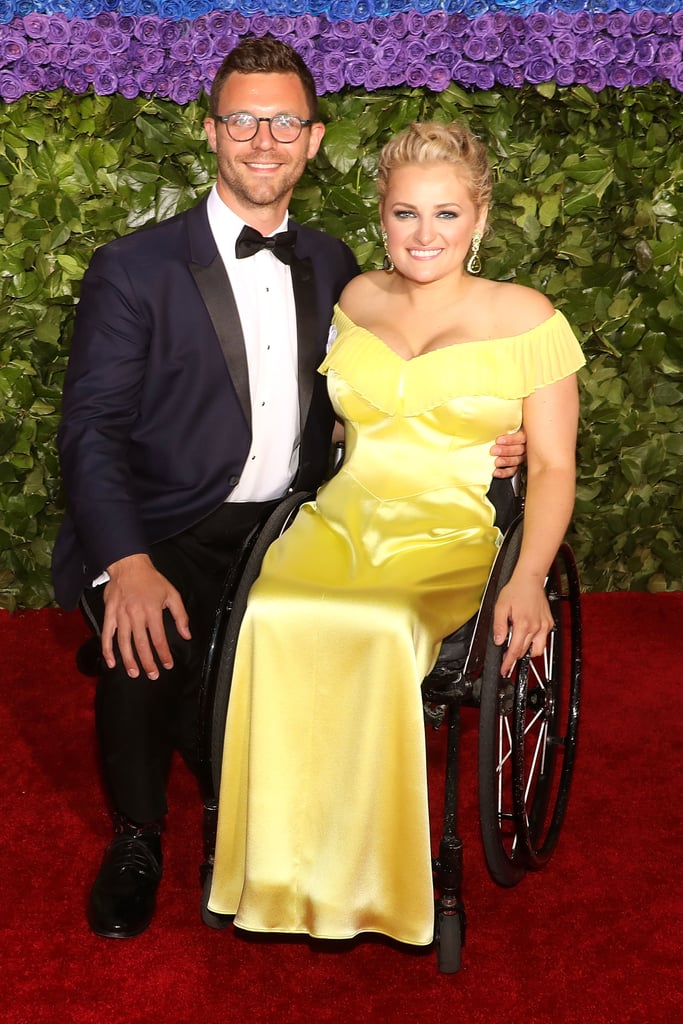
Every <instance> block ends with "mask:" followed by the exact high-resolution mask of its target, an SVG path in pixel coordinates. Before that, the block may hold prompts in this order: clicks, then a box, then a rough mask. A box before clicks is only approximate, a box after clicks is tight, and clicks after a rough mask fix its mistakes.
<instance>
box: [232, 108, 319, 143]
mask: <svg viewBox="0 0 683 1024" xmlns="http://www.w3.org/2000/svg"><path fill="white" fill-rule="evenodd" d="M214 119H215V120H216V121H222V122H223V124H224V125H225V127H226V129H227V131H228V135H229V136H230V138H231V139H232V140H233V142H249V140H250V139H253V138H254V136H255V135H256V133H257V131H258V129H259V125H260V123H261V122H262V121H265V123H266V124H267V125H268V127H269V128H270V134H271V135H272V136H273V138H274V139H275V141H276V142H296V140H297V139H298V138H299V136H300V135H301V133H302V131H303V130H304V128H310V126H311V125H312V124H315V122H314V121H307V120H305V119H304V118H303V117H297V116H296V114H275V115H274V116H273V117H257V116H256V114H249V113H247V112H246V111H245V110H238V111H236V112H235V113H234V114H216V115H214Z"/></svg>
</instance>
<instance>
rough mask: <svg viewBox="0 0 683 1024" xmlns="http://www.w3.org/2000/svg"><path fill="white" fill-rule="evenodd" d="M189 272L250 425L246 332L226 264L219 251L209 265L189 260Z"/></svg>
mask: <svg viewBox="0 0 683 1024" xmlns="http://www.w3.org/2000/svg"><path fill="white" fill-rule="evenodd" d="M189 267H190V273H191V274H192V276H193V277H194V279H195V282H196V284H197V287H198V288H199V291H200V294H201V296H202V299H203V300H204V304H205V305H206V308H207V310H208V311H209V316H210V317H211V323H212V324H213V329H214V331H215V332H216V336H217V338H218V341H219V342H220V346H221V350H222V352H223V357H224V359H225V362H226V363H227V366H228V371H229V373H230V376H231V378H232V382H233V384H234V386H235V391H236V392H237V397H238V398H239V402H240V405H241V406H242V411H243V413H244V415H245V417H246V420H247V423H248V424H249V428H250V429H251V398H250V396H249V367H248V365H247V353H246V349H245V347H244V335H243V334H242V325H241V323H240V318H239V313H238V312H237V303H236V302H235V296H234V295H233V291H232V286H231V284H230V279H229V277H228V275H227V274H226V272H225V265H224V263H223V260H222V259H221V257H220V256H219V255H216V257H215V258H214V260H213V262H212V263H209V265H208V266H201V265H200V264H198V263H190V264H189Z"/></svg>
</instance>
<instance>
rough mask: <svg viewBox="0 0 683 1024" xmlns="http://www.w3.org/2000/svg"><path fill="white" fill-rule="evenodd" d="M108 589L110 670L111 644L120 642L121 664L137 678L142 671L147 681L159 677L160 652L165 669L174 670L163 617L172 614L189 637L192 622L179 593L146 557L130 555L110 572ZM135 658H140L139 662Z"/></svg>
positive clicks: (105, 635)
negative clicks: (156, 658)
mask: <svg viewBox="0 0 683 1024" xmlns="http://www.w3.org/2000/svg"><path fill="white" fill-rule="evenodd" d="M107 572H108V573H109V577H110V580H109V583H107V584H106V586H105V589H104V606H105V610H104V623H103V626H102V656H103V658H104V660H105V663H106V664H107V665H108V667H109V668H113V667H114V665H115V663H116V658H115V656H114V650H113V644H114V635H115V634H116V637H117V639H118V644H119V651H120V652H121V659H122V661H123V665H124V667H125V669H126V672H127V673H128V675H129V676H130V677H131V678H132V679H135V678H137V676H139V675H140V666H142V670H143V672H145V674H146V675H147V676H148V678H149V679H158V678H159V669H158V667H157V664H156V662H155V660H154V653H156V655H157V657H158V659H159V661H160V662H161V664H162V665H163V667H164V668H166V669H169V668H173V657H172V655H171V651H170V649H169V646H168V641H167V639H166V631H165V630H164V623H163V612H164V609H166V608H167V609H168V610H169V611H170V613H171V615H172V616H173V619H174V621H175V624H176V628H177V630H178V632H179V634H180V635H181V636H182V637H183V638H184V639H185V640H189V639H190V637H191V634H190V628H189V619H188V615H187V612H186V611H185V605H184V604H183V601H182V598H181V596H180V594H179V593H178V591H177V590H176V589H175V587H174V586H172V585H171V584H170V583H169V581H168V580H167V579H166V577H165V576H162V575H161V573H160V572H158V571H157V570H156V569H155V568H154V566H153V564H152V561H151V559H150V558H149V557H148V556H147V555H129V556H128V557H127V558H122V559H120V560H119V561H118V562H113V563H112V565H110V566H109V567H108V568H107ZM136 655H137V657H136Z"/></svg>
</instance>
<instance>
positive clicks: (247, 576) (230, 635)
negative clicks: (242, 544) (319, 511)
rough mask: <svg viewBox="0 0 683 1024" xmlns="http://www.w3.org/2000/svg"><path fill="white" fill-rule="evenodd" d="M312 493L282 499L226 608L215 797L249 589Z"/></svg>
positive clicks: (215, 721) (216, 709) (213, 737)
mask: <svg viewBox="0 0 683 1024" xmlns="http://www.w3.org/2000/svg"><path fill="white" fill-rule="evenodd" d="M312 497H313V495H312V494H309V493H305V492H298V493H296V494H291V495H288V497H286V498H283V500H282V502H281V503H280V504H279V505H278V506H277V508H276V509H275V510H274V511H273V512H272V513H271V515H270V516H269V517H268V519H267V520H266V522H265V523H264V524H263V527H262V529H261V532H260V533H259V535H258V538H257V540H256V542H255V543H254V545H253V548H252V550H251V554H250V555H249V558H248V559H247V562H246V565H245V567H244V571H243V573H242V578H241V580H240V582H239V585H238V586H237V589H236V590H235V595H234V598H233V600H232V602H231V605H230V608H229V610H228V618H227V623H226V625H225V634H224V638H223V647H222V650H221V653H220V660H219V661H218V667H217V669H216V684H215V696H214V702H213V708H212V710H211V712H210V716H211V717H210V744H209V750H210V762H211V763H210V771H211V779H212V784H213V792H214V794H215V795H216V796H217V795H218V791H219V788H220V782H221V764H222V761H223V740H224V737H225V720H226V718H227V714H228V702H229V700H230V686H231V683H232V671H233V666H234V663H235V654H236V651H237V641H238V639H239V634H240V629H241V626H242V619H243V618H244V613H245V611H246V608H247V599H248V597H249V591H250V590H251V588H252V586H253V585H254V583H255V582H256V578H257V577H258V575H259V573H260V571H261V563H262V562H263V559H264V557H265V555H266V552H267V550H268V548H269V547H270V545H271V544H272V543H273V541H275V540H277V538H278V537H279V536H281V534H283V533H284V531H285V530H286V529H287V527H288V526H289V525H290V523H291V522H292V520H293V519H294V517H295V515H296V513H297V512H298V511H299V508H300V507H301V505H303V503H304V502H305V501H309V500H310V499H311V498H312Z"/></svg>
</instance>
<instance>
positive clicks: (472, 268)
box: [465, 231, 481, 274]
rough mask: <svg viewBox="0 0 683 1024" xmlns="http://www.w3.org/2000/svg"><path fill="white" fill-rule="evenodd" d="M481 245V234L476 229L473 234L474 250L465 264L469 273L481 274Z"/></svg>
mask: <svg viewBox="0 0 683 1024" xmlns="http://www.w3.org/2000/svg"><path fill="white" fill-rule="evenodd" d="M480 246H481V235H480V234H479V232H478V231H475V232H474V234H473V235H472V252H471V254H470V258H469V259H468V261H467V263H466V264H465V266H466V268H467V272H468V273H469V274H481V260H480V259H479V247H480Z"/></svg>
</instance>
